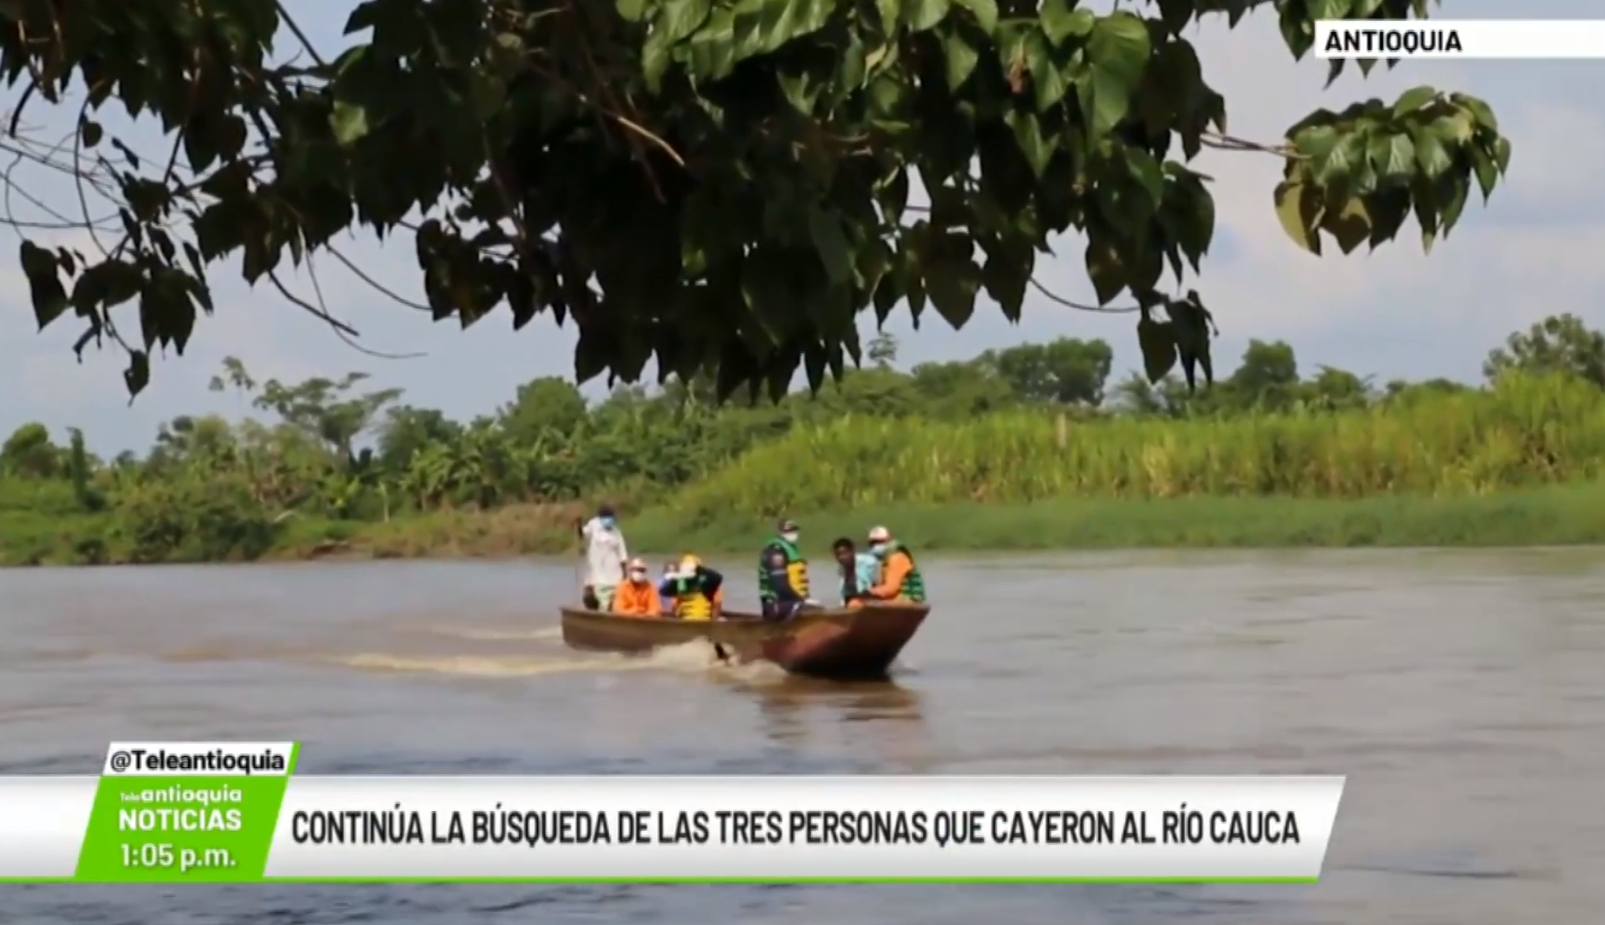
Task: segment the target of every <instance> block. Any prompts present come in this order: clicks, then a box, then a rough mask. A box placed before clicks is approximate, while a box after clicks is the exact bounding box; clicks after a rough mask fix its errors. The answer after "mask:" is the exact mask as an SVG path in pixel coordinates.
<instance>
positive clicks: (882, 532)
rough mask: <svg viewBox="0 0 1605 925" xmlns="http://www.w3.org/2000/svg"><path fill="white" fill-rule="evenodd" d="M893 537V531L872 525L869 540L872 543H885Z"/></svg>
mask: <svg viewBox="0 0 1605 925" xmlns="http://www.w3.org/2000/svg"><path fill="white" fill-rule="evenodd" d="M891 538H892V531H890V530H888V529H886V528H885V527H871V528H870V529H869V541H870V542H871V543H884V542H886V541H887V540H889V539H891Z"/></svg>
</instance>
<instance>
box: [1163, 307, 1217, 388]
mask: <svg viewBox="0 0 1605 925" xmlns="http://www.w3.org/2000/svg"><path fill="white" fill-rule="evenodd" d="M1165 312H1166V313H1167V314H1169V315H1170V321H1171V331H1172V333H1173V334H1174V335H1175V338H1176V356H1177V358H1178V359H1180V360H1181V371H1182V374H1183V375H1184V376H1186V377H1187V390H1188V392H1192V391H1194V390H1195V389H1196V387H1197V383H1196V382H1195V381H1194V369H1195V368H1200V369H1202V370H1203V372H1204V384H1205V385H1214V384H1215V365H1214V363H1213V361H1212V360H1211V359H1210V355H1209V347H1210V344H1209V328H1210V324H1211V323H1212V318H1211V316H1210V313H1209V309H1207V308H1205V307H1204V303H1203V301H1202V300H1200V299H1199V298H1198V293H1197V292H1191V291H1189V292H1188V293H1187V298H1186V299H1183V300H1166V302H1165Z"/></svg>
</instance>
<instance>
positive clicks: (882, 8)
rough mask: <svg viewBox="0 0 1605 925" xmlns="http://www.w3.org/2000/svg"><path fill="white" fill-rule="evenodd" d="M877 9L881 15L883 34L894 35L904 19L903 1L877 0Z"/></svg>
mask: <svg viewBox="0 0 1605 925" xmlns="http://www.w3.org/2000/svg"><path fill="white" fill-rule="evenodd" d="M875 9H876V11H877V12H878V13H879V14H880V19H881V30H882V32H883V34H885V35H887V36H890V35H892V34H893V33H894V32H895V31H896V29H897V23H898V21H899V20H900V19H901V18H902V10H903V0H875Z"/></svg>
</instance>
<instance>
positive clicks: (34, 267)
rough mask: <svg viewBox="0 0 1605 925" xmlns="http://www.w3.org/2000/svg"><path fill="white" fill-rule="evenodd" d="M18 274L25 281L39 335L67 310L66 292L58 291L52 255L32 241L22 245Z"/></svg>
mask: <svg viewBox="0 0 1605 925" xmlns="http://www.w3.org/2000/svg"><path fill="white" fill-rule="evenodd" d="M22 273H23V275H24V276H26V277H27V278H28V293H29V296H30V297H31V298H32V300H33V316H34V319H35V320H36V321H38V322H39V330H41V331H43V330H44V329H45V326H46V325H48V324H50V322H52V321H55V320H56V319H57V318H59V317H61V313H62V312H64V311H66V310H67V290H66V289H64V288H62V285H61V276H60V275H59V274H58V272H57V260H56V255H55V254H52V253H51V252H50V251H48V250H46V249H44V248H42V247H40V246H39V245H37V244H35V243H33V242H32V241H23V242H22Z"/></svg>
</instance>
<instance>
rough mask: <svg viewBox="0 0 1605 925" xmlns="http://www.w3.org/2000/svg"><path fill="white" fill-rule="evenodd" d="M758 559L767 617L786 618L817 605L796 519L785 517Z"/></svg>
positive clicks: (760, 591)
mask: <svg viewBox="0 0 1605 925" xmlns="http://www.w3.org/2000/svg"><path fill="white" fill-rule="evenodd" d="M779 526H780V530H779V532H778V534H777V535H776V536H775V538H774V539H772V540H770V541H769V544H768V545H767V546H765V547H764V548H763V552H762V553H760V554H759V558H758V600H759V602H760V603H761V604H762V605H763V617H764V619H765V620H785V619H787V618H789V617H792V616H794V615H796V613H797V612H798V611H800V610H802V609H803V608H804V607H807V606H809V605H810V604H813V603H814V601H812V600H810V599H809V597H808V592H809V587H808V560H807V559H805V558H803V554H802V551H801V550H800V549H798V548H797V540H798V539H799V538H800V537H801V536H802V533H801V531H800V530H798V528H797V523H796V521H793V520H782V521H781V522H780V525H779Z"/></svg>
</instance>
